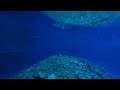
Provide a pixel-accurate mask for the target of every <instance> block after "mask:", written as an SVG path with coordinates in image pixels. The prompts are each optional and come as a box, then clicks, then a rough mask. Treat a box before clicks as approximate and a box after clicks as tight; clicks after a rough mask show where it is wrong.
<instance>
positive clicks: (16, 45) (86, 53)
mask: <svg viewBox="0 0 120 90" xmlns="http://www.w3.org/2000/svg"><path fill="white" fill-rule="evenodd" d="M53 23H54V21H52V20H51V19H50V18H48V17H47V16H45V15H43V14H42V13H41V12H39V11H9V12H7V11H6V12H2V11H1V12H0V78H8V77H9V76H11V75H13V74H14V73H16V72H18V71H20V70H23V69H26V68H28V67H29V66H30V65H32V64H34V63H36V62H38V61H40V60H42V59H45V58H47V57H48V56H50V55H55V54H65V55H72V56H79V57H82V58H85V59H88V60H90V61H92V62H94V63H95V64H97V65H99V66H101V67H104V68H105V71H106V72H108V73H109V74H111V75H112V77H113V78H120V25H119V24H120V20H116V21H115V22H113V23H111V24H110V25H105V26H101V27H100V26H98V27H83V26H79V27H78V26H69V25H68V26H67V27H68V28H69V29H67V28H66V29H65V30H62V29H61V28H58V27H54V26H53V25H52V24H53Z"/></svg>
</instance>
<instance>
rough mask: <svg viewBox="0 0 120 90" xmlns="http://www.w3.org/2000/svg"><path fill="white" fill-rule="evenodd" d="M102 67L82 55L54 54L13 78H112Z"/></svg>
mask: <svg viewBox="0 0 120 90" xmlns="http://www.w3.org/2000/svg"><path fill="white" fill-rule="evenodd" d="M111 78H112V77H111V76H110V75H109V74H108V73H106V72H105V71H104V70H103V69H102V68H101V67H99V66H97V65H95V64H93V63H92V62H89V61H88V60H85V59H83V58H80V57H74V56H67V55H61V54H60V55H53V56H50V57H48V58H46V59H44V60H42V61H40V62H38V63H37V64H34V65H33V66H31V67H30V68H28V69H26V70H24V71H21V72H19V73H17V74H16V75H14V76H13V77H12V79H111Z"/></svg>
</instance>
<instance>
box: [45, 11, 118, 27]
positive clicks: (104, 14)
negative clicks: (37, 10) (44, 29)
mask: <svg viewBox="0 0 120 90" xmlns="http://www.w3.org/2000/svg"><path fill="white" fill-rule="evenodd" d="M43 13H44V14H46V15H47V16H48V17H50V18H51V19H53V20H55V22H56V23H55V24H54V25H55V26H57V27H60V28H62V29H65V27H66V25H67V24H69V25H76V26H81V25H82V26H97V25H102V24H105V23H110V22H111V21H113V20H114V19H118V18H119V17H120V12H119V11H44V12H43Z"/></svg>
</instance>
